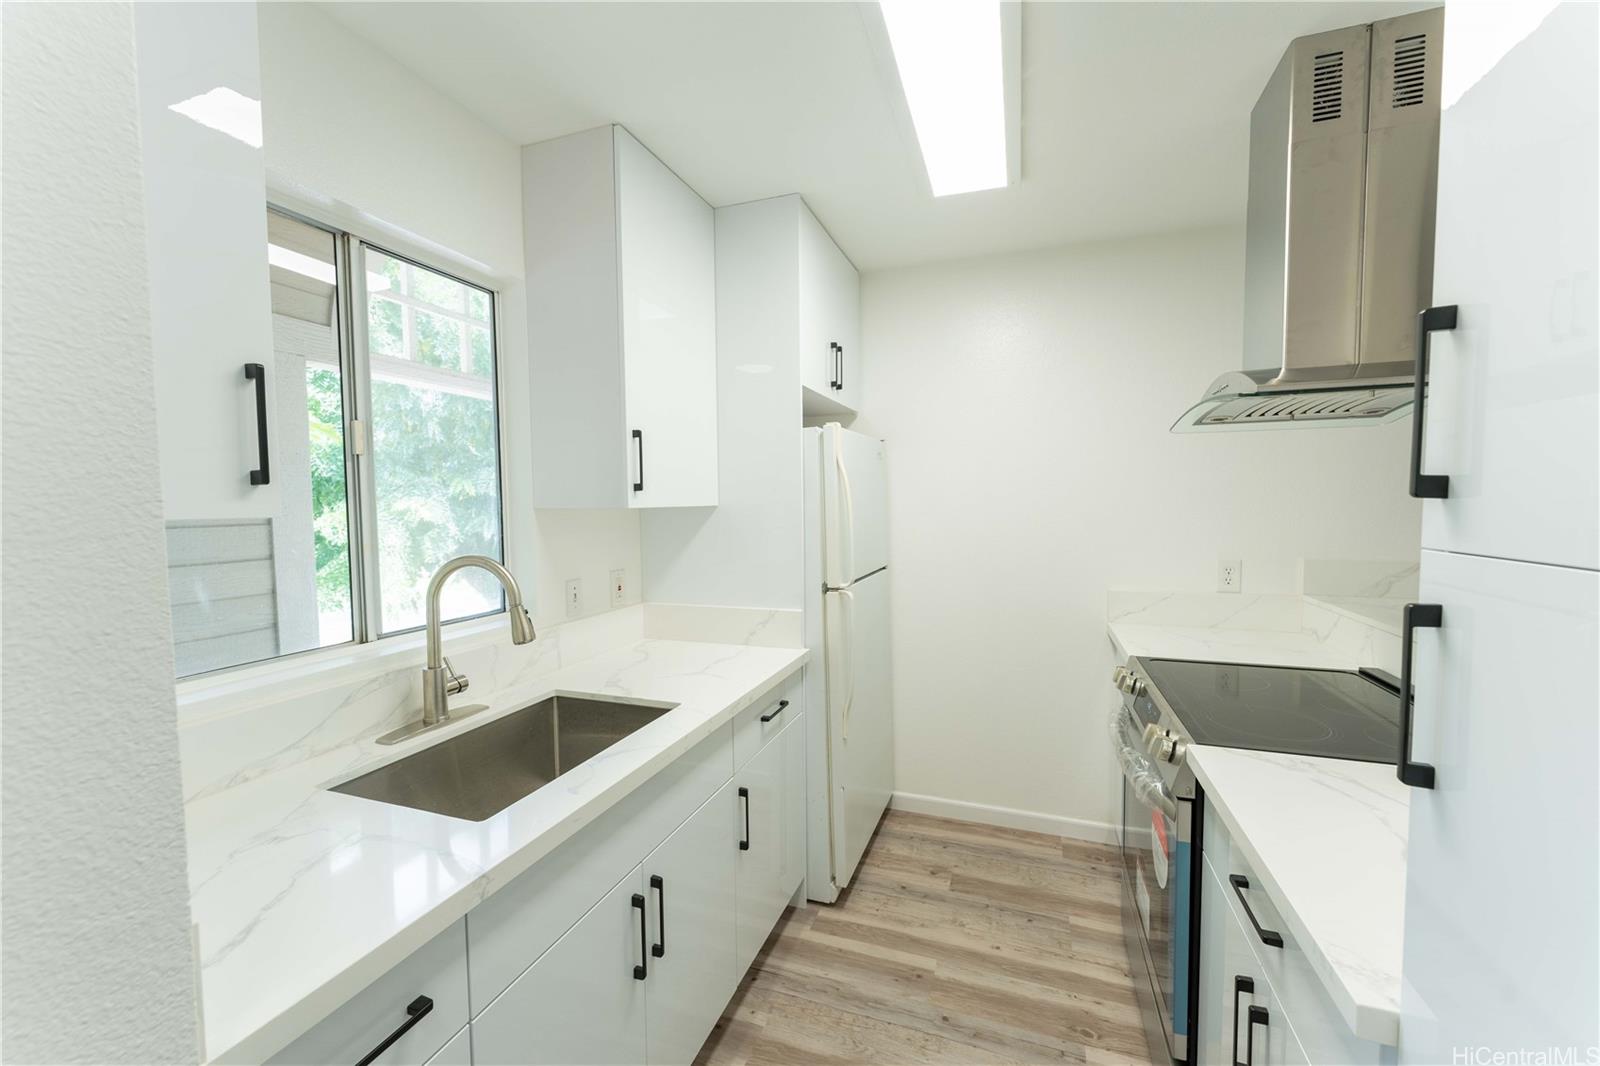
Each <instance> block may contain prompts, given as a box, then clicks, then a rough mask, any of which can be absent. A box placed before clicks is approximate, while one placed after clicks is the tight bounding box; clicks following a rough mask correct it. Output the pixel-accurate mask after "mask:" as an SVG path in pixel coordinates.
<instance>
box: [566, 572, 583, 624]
mask: <svg viewBox="0 0 1600 1066" xmlns="http://www.w3.org/2000/svg"><path fill="white" fill-rule="evenodd" d="M582 613H583V583H582V582H581V581H579V580H578V579H577V578H575V577H569V578H567V617H568V618H576V617H578V615H580V614H582Z"/></svg>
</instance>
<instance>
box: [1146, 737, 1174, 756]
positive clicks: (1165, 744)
mask: <svg viewBox="0 0 1600 1066" xmlns="http://www.w3.org/2000/svg"><path fill="white" fill-rule="evenodd" d="M1150 754H1151V755H1153V756H1155V757H1156V758H1157V759H1160V760H1161V761H1162V762H1177V761H1178V738H1177V737H1175V736H1173V735H1172V734H1171V733H1162V734H1161V735H1160V736H1159V737H1157V738H1156V740H1155V743H1153V744H1151V745H1150Z"/></svg>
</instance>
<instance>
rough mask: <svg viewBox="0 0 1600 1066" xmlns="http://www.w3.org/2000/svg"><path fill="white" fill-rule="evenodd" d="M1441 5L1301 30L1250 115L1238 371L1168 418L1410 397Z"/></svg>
mask: <svg viewBox="0 0 1600 1066" xmlns="http://www.w3.org/2000/svg"><path fill="white" fill-rule="evenodd" d="M1443 31H1444V9H1443V8H1431V9H1429V10H1426V11H1418V12H1414V13H1412V14H1409V15H1402V16H1400V17H1399V18H1392V19H1386V20H1384V21H1382V22H1374V23H1371V24H1370V25H1361V26H1350V27H1347V28H1345V29H1340V30H1333V31H1331V32H1328V33H1318V34H1312V35H1310V36H1307V37H1300V38H1298V39H1296V40H1295V41H1294V42H1293V43H1292V44H1290V45H1289V49H1288V51H1287V52H1285V53H1284V56H1283V59H1282V60H1281V61H1279V63H1278V67H1277V69H1276V70H1275V71H1273V73H1272V77H1271V78H1269V79H1268V80H1267V85H1266V88H1265V89H1264V90H1262V93H1261V98H1260V99H1259V100H1257V101H1256V106H1255V109H1254V110H1253V111H1251V113H1250V192H1249V199H1248V205H1247V209H1246V216H1245V286H1244V287H1245V294H1244V305H1245V314H1244V361H1243V367H1244V368H1243V370H1240V371H1233V372H1230V373H1227V374H1223V375H1222V376H1221V377H1219V378H1217V379H1216V380H1215V381H1214V382H1212V383H1211V386H1210V387H1209V388H1208V389H1207V390H1206V392H1205V395H1204V397H1203V398H1202V399H1201V401H1200V402H1199V403H1197V404H1196V405H1195V406H1193V407H1191V408H1190V409H1189V410H1188V411H1187V412H1185V413H1184V415H1183V416H1182V417H1181V418H1179V419H1178V421H1177V422H1176V423H1174V424H1173V426H1172V429H1173V431H1174V432H1193V431H1196V430H1211V429H1241V428H1250V427H1256V426H1260V427H1268V428H1281V427H1290V426H1305V425H1312V426H1330V425H1371V424H1374V423H1379V422H1385V421H1390V420H1392V419H1395V418H1398V417H1400V416H1401V415H1404V414H1405V413H1406V412H1407V411H1408V410H1409V409H1410V407H1411V404H1412V402H1413V400H1414V398H1415V385H1416V381H1417V380H1418V379H1419V378H1421V377H1423V376H1424V374H1423V373H1422V372H1421V371H1420V370H1418V369H1417V366H1416V361H1417V357H1418V346H1417V344H1416V339H1415V337H1416V324H1417V313H1418V312H1419V311H1421V310H1422V309H1423V308H1425V307H1427V306H1428V304H1429V303H1430V302H1431V295H1432V280H1433V223H1434V194H1435V191H1436V188H1437V185H1438V172H1439V57H1440V54H1441V41H1442V38H1443Z"/></svg>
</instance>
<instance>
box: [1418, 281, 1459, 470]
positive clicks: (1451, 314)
mask: <svg viewBox="0 0 1600 1066" xmlns="http://www.w3.org/2000/svg"><path fill="white" fill-rule="evenodd" d="M1455 328H1456V305H1455V304H1445V305H1444V306H1442V307H1430V308H1428V309H1426V310H1424V311H1419V312H1417V351H1416V356H1417V365H1416V381H1415V382H1414V383H1413V385H1412V388H1413V389H1414V390H1415V391H1414V392H1413V393H1412V397H1413V398H1412V403H1411V406H1412V407H1414V408H1416V410H1414V411H1412V412H1411V495H1412V496H1415V497H1416V498H1417V499H1419V500H1442V499H1445V498H1446V497H1448V496H1449V495H1450V475H1448V474H1424V473H1423V472H1422V409H1423V402H1424V398H1425V397H1426V396H1427V392H1428V335H1429V334H1430V333H1433V332H1434V331H1435V330H1441V329H1455Z"/></svg>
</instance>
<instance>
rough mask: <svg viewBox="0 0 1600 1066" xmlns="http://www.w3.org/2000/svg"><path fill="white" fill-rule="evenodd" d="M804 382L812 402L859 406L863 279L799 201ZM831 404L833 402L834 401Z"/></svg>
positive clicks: (826, 408)
mask: <svg viewBox="0 0 1600 1066" xmlns="http://www.w3.org/2000/svg"><path fill="white" fill-rule="evenodd" d="M799 208H800V212H799V240H800V243H799V256H800V291H799V300H800V321H799V326H800V383H801V385H803V386H804V387H805V388H806V389H807V390H809V393H810V394H809V395H807V396H806V402H807V405H808V407H813V408H819V413H829V412H830V409H831V408H839V409H847V410H849V411H856V410H859V409H860V407H861V403H860V399H859V397H860V391H861V375H860V372H859V371H860V348H861V280H860V276H859V275H858V274H857V273H856V268H855V267H854V266H853V265H852V264H851V262H850V260H849V259H847V258H846V257H845V254H844V252H842V251H840V250H839V246H838V245H837V244H835V243H834V241H833V238H832V237H830V236H829V235H828V232H827V230H825V229H823V228H822V224H821V223H820V222H818V221H817V218H816V216H815V215H813V214H812V213H811V211H810V210H809V209H808V208H807V207H806V206H805V204H803V203H802V204H800V205H799ZM830 405H831V407H830Z"/></svg>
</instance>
